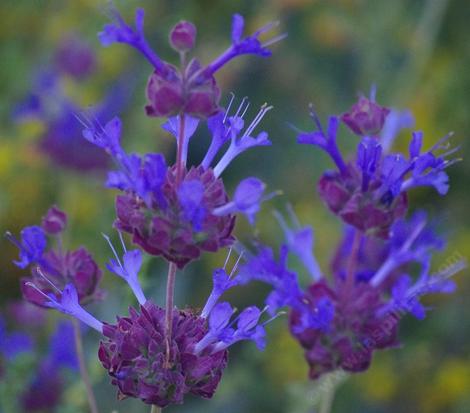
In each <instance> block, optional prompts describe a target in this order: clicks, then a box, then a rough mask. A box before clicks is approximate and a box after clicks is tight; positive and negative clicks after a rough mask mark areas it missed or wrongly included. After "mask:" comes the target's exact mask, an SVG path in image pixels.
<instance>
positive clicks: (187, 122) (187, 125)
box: [162, 115, 199, 165]
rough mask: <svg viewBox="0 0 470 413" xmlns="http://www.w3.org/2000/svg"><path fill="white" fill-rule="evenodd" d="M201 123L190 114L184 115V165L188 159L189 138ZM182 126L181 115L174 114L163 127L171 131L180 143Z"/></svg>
mask: <svg viewBox="0 0 470 413" xmlns="http://www.w3.org/2000/svg"><path fill="white" fill-rule="evenodd" d="M198 125H199V119H197V118H193V117H191V116H189V115H186V116H185V117H184V135H183V142H182V150H181V152H182V156H181V158H182V159H181V161H182V162H183V165H186V162H187V159H188V146H189V140H190V139H191V137H192V136H193V135H194V132H196V129H197V127H198ZM180 127H181V116H174V117H172V118H169V119H168V120H167V121H166V122H165V123H164V124H163V125H162V128H163V129H164V130H166V131H167V132H169V133H171V134H172V135H173V136H174V137H175V138H176V141H177V144H178V137H179V136H180Z"/></svg>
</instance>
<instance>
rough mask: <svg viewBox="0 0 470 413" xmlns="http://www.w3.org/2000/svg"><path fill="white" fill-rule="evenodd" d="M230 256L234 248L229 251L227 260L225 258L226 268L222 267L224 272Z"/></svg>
mask: <svg viewBox="0 0 470 413" xmlns="http://www.w3.org/2000/svg"><path fill="white" fill-rule="evenodd" d="M230 255H232V248H230V249H229V250H228V254H227V258H225V262H224V266H223V267H222V268H223V269H224V270H225V268H226V267H227V264H228V260H229V259H230Z"/></svg>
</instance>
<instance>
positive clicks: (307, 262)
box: [274, 206, 322, 280]
mask: <svg viewBox="0 0 470 413" xmlns="http://www.w3.org/2000/svg"><path fill="white" fill-rule="evenodd" d="M288 212H289V216H290V218H291V221H292V222H293V224H294V227H295V228H294V229H291V228H289V226H288V225H287V222H286V220H285V219H284V217H283V216H282V214H280V213H279V212H278V211H275V212H274V216H275V217H276V219H277V221H278V222H279V225H280V226H281V228H282V230H283V231H284V238H285V240H286V244H287V248H288V249H289V252H292V253H293V254H295V255H297V257H298V258H299V259H300V260H301V261H302V264H303V265H304V266H305V268H306V269H307V271H308V272H309V273H310V275H311V276H312V278H313V279H314V280H319V279H320V278H322V272H321V269H320V266H319V265H318V262H317V260H316V259H315V256H314V255H313V229H312V228H311V227H301V226H300V223H299V221H298V219H297V217H296V215H295V213H294V211H293V210H292V207H290V206H289V207H288Z"/></svg>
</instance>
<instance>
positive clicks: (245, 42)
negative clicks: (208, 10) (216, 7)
mask: <svg viewBox="0 0 470 413" xmlns="http://www.w3.org/2000/svg"><path fill="white" fill-rule="evenodd" d="M277 24H278V23H277V22H274V23H269V24H267V25H266V26H264V27H262V28H261V29H258V30H257V31H256V32H255V33H254V34H253V35H251V36H247V37H242V36H243V29H244V26H245V21H244V19H243V17H242V16H241V15H239V14H234V15H233V18H232V45H231V46H230V47H229V48H228V49H227V50H226V51H225V52H224V53H223V54H222V55H220V56H219V57H218V58H217V59H215V60H214V61H213V62H212V63H210V64H209V65H208V66H207V67H206V68H205V69H204V71H203V73H204V75H205V76H211V75H212V74H214V73H215V72H216V71H217V70H219V69H220V68H221V67H222V66H224V65H225V64H227V63H228V62H229V61H230V60H232V59H234V58H235V57H237V56H240V55H243V54H255V55H258V56H262V57H266V56H270V55H271V51H270V50H269V49H268V46H270V45H272V44H274V43H276V42H278V41H280V40H282V39H284V38H285V37H286V35H285V34H283V35H280V36H277V37H274V38H273V39H271V40H269V41H267V42H265V43H261V41H260V40H259V36H260V35H262V34H263V33H266V32H268V31H270V30H271V29H272V28H274V27H275V26H277Z"/></svg>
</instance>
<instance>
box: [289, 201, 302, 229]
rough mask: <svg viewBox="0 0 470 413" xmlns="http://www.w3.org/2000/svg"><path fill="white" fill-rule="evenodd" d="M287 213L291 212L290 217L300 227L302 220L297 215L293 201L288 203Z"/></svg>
mask: <svg viewBox="0 0 470 413" xmlns="http://www.w3.org/2000/svg"><path fill="white" fill-rule="evenodd" d="M286 208H287V213H288V214H289V218H290V219H291V221H292V223H293V224H294V226H295V227H296V228H297V229H300V226H301V225H300V221H299V218H298V217H297V215H296V214H295V212H294V207H293V206H292V204H291V203H288V204H287V206H286Z"/></svg>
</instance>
